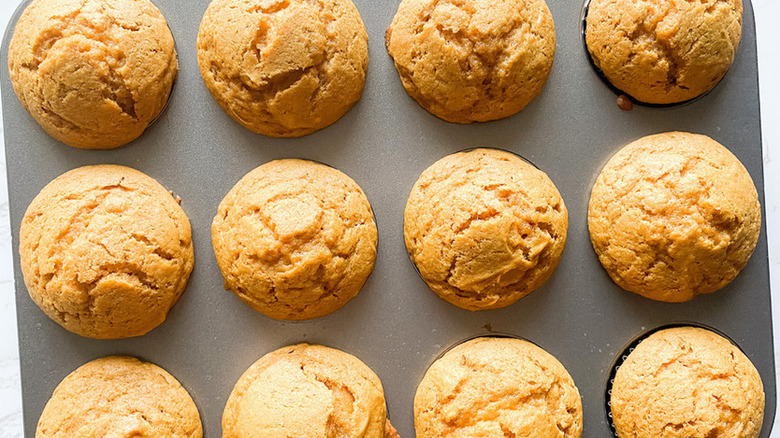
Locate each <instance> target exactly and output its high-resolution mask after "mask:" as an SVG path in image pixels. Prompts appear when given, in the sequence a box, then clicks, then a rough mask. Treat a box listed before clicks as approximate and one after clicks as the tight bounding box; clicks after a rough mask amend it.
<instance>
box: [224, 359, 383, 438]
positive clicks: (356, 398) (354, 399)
mask: <svg viewBox="0 0 780 438" xmlns="http://www.w3.org/2000/svg"><path fill="white" fill-rule="evenodd" d="M222 436H223V437H224V438H242V437H249V436H262V437H265V438H291V437H292V438H327V437H334V436H336V437H351V438H397V437H398V434H397V433H396V432H395V429H394V428H393V427H392V426H391V425H390V422H389V421H387V409H386V407H385V396H384V391H383V389H382V383H381V382H380V381H379V377H377V375H376V374H374V372H373V371H371V369H370V368H369V367H368V366H366V364H364V363H363V362H361V361H360V360H359V359H358V358H356V357H355V356H352V355H350V354H347V353H344V352H343V351H339V350H336V349H333V348H328V347H323V346H321V345H309V344H298V345H292V346H289V347H284V348H280V349H279V350H276V351H274V352H271V353H268V354H266V355H265V356H263V357H261V358H260V359H259V360H258V361H257V362H255V363H254V364H253V365H252V366H251V367H249V369H248V370H246V372H244V374H243V375H242V376H241V378H240V379H239V380H238V382H237V383H236V386H235V387H234V388H233V392H232V393H231V394H230V398H228V401H227V405H226V406H225V412H224V414H223V415H222Z"/></svg>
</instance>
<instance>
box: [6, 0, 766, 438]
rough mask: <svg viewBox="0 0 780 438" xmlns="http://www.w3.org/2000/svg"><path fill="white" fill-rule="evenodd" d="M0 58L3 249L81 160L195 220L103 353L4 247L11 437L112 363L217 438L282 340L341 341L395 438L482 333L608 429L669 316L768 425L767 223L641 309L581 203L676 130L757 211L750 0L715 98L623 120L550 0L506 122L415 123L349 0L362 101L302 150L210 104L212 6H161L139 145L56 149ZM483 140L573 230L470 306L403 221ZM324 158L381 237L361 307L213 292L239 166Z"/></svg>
mask: <svg viewBox="0 0 780 438" xmlns="http://www.w3.org/2000/svg"><path fill="white" fill-rule="evenodd" d="M27 3H28V2H27V1H25V2H24V4H23V5H22V7H20V9H19V10H18V11H17V12H16V14H15V15H14V17H13V18H12V23H11V25H10V26H9V29H8V32H7V33H6V35H5V39H4V42H3V50H2V63H0V74H2V98H3V111H4V120H5V142H6V154H7V163H8V181H9V192H10V211H11V224H12V236H13V242H14V248H16V247H17V246H18V242H19V240H18V239H19V224H20V222H21V219H22V216H23V214H24V212H25V209H26V208H27V205H28V204H29V203H30V201H31V200H32V199H33V197H34V196H35V195H36V194H37V193H38V191H39V190H40V189H41V188H42V187H43V186H44V185H46V184H47V183H48V182H49V181H51V180H52V179H54V178H55V177H57V176H58V175H60V174H62V173H64V172H66V171H68V170H70V169H73V168H76V167H79V166H83V165H88V164H101V163H114V164H122V165H127V166H131V167H134V168H136V169H139V170H141V171H142V172H144V173H146V174H148V175H150V176H152V177H154V178H156V179H157V180H158V181H160V183H162V184H163V185H164V186H165V187H166V188H168V189H169V190H173V191H174V192H175V193H176V194H177V195H179V196H181V198H182V199H183V201H182V208H183V209H184V211H185V212H186V213H187V215H188V216H189V218H190V221H191V223H192V231H193V238H194V245H195V268H194V270H193V273H192V277H191V278H190V282H189V286H188V287H187V290H186V291H185V293H184V295H183V296H182V298H181V300H180V301H179V303H178V304H177V305H176V306H175V307H174V308H173V310H172V311H171V313H170V315H169V317H168V320H167V321H166V322H165V323H163V324H162V325H161V326H160V327H158V328H157V329H155V330H153V331H152V332H151V333H149V334H148V335H146V336H143V337H140V338H134V339H127V340H117V341H100V340H93V339H87V338H82V337H79V336H77V335H74V334H72V333H69V332H67V331H65V330H64V329H62V328H60V327H59V326H58V325H57V324H55V323H54V322H52V321H51V320H49V318H47V317H46V315H44V314H43V313H42V312H41V311H40V310H39V309H38V308H37V307H36V306H35V304H34V303H33V302H32V300H30V298H29V296H28V294H27V290H26V288H25V286H24V283H23V281H22V274H21V271H20V269H19V258H18V254H16V251H15V254H14V255H15V259H14V268H15V273H16V274H15V275H16V294H17V311H18V320H19V346H20V355H21V370H22V389H23V399H24V401H23V404H24V416H25V419H24V425H25V431H26V436H28V437H32V436H34V434H35V427H36V423H37V420H38V417H39V416H40V413H41V411H42V410H43V407H44V405H45V403H46V401H47V400H48V398H49V396H50V395H51V393H52V391H53V390H54V388H55V387H56V385H57V384H58V383H59V382H60V381H61V380H62V379H63V378H64V377H65V376H66V375H67V374H68V373H70V372H71V371H73V370H74V369H75V368H77V367H78V366H80V365H82V364H84V363H85V362H87V361H89V360H92V359H95V358H98V357H102V356H106V355H111V354H124V355H134V356H138V357H140V358H142V359H145V360H148V361H151V362H154V363H156V364H158V365H160V366H162V367H163V368H165V369H166V370H168V371H169V372H170V373H171V374H173V375H174V376H175V377H176V378H177V379H179V380H180V381H181V383H182V384H183V385H184V387H185V388H187V389H188V390H189V391H190V393H191V394H192V397H193V399H194V400H195V402H196V404H197V405H198V408H199V409H200V413H201V416H202V419H203V426H204V431H205V435H206V436H207V437H216V436H220V434H221V426H220V423H221V416H222V410H223V408H224V406H225V401H226V400H227V397H228V395H229V394H230V391H231V390H232V388H233V385H234V384H235V382H236V380H237V379H238V378H239V376H240V375H241V374H242V373H243V372H244V370H246V368H247V367H249V365H251V364H252V363H253V362H254V361H255V360H257V359H258V358H259V357H261V356H262V355H264V354H266V353H268V352H270V351H271V350H274V349H276V348H279V347H282V346H285V345H288V344H293V343H298V342H312V343H321V344H325V345H329V346H332V347H336V348H340V349H342V350H344V351H347V352H349V353H351V354H354V355H355V356H357V357H358V358H360V359H362V360H363V361H364V362H365V363H366V364H368V366H370V367H371V368H372V369H373V370H374V371H375V372H376V373H377V374H378V375H379V377H380V378H381V379H382V382H383V383H384V387H385V394H386V396H387V403H388V407H389V417H390V419H391V421H392V422H393V424H394V425H395V426H396V427H397V428H398V431H399V432H400V434H401V436H402V437H404V438H412V437H413V436H414V427H413V416H412V406H413V399H414V394H415V390H416V388H417V385H418V383H419V382H420V379H421V378H422V376H423V374H424V373H425V371H426V369H427V368H428V366H429V365H430V364H431V362H432V361H433V360H434V359H435V358H436V357H437V356H438V355H439V354H440V353H441V352H442V351H443V350H444V349H446V348H448V347H449V346H451V345H452V344H454V343H457V342H460V341H462V340H463V339H466V338H470V337H473V336H475V335H480V334H489V333H490V331H496V332H502V333H508V334H512V335H516V336H520V337H523V338H526V339H528V340H530V341H533V342H535V343H536V344H538V345H539V346H541V347H542V348H544V349H546V350H547V351H549V352H550V353H551V354H553V355H554V356H555V357H557V358H558V359H559V360H560V361H561V362H562V363H563V365H564V366H565V367H566V368H567V369H568V371H569V372H570V373H571V375H572V377H573V378H574V381H575V382H576V384H577V386H578V388H579V390H580V393H581V394H582V403H583V408H584V423H585V430H584V436H585V437H605V436H609V435H610V429H609V426H608V424H607V416H606V414H605V408H604V406H605V401H606V400H605V390H606V385H607V379H608V375H609V372H610V368H611V366H612V364H613V362H614V360H615V358H616V357H617V356H618V355H619V354H620V353H621V352H622V350H623V349H624V347H625V346H626V345H627V344H628V343H629V342H631V340H632V339H635V338H636V337H637V336H639V335H641V334H642V333H643V332H645V331H647V330H651V329H653V328H656V327H658V326H662V325H667V324H671V323H679V322H693V323H698V324H704V325H707V326H710V327H713V328H716V329H718V330H720V331H721V332H723V333H725V334H726V335H728V336H729V337H730V338H731V339H733V340H734V341H735V342H736V343H738V344H739V346H740V347H741V348H742V349H743V350H744V351H745V353H746V354H747V355H748V357H749V358H750V359H751V360H752V361H753V363H754V364H755V365H756V367H757V368H758V370H759V372H760V373H761V377H762V379H763V381H764V387H765V391H766V415H765V417H764V426H763V430H762V433H761V436H762V437H768V436H769V434H770V429H771V425H772V423H773V418H774V413H775V402H776V397H775V371H774V366H775V365H774V354H773V347H772V320H771V305H770V293H769V270H768V258H767V240H766V224H765V222H764V223H763V224H762V228H761V238H760V240H759V242H758V246H757V248H756V250H755V252H754V253H753V257H752V258H751V260H750V262H749V263H748V265H747V266H746V267H745V269H744V270H743V271H742V273H741V274H740V275H739V276H738V277H737V279H736V280H735V281H734V282H733V283H731V284H730V285H729V286H727V287H726V288H724V289H723V290H721V291H719V292H716V293H714V294H711V295H708V296H700V297H698V298H696V299H694V300H693V301H690V302H688V303H683V304H665V303H660V302H654V301H650V300H647V299H644V298H642V297H639V296H638V295H634V294H632V293H629V292H625V291H623V290H622V289H620V288H619V287H618V286H616V285H615V284H614V283H612V281H611V280H610V279H609V277H608V276H607V274H606V272H605V271H604V270H603V269H602V267H601V265H600V264H599V262H598V260H597V258H596V255H595V254H594V252H593V249H592V248H591V245H590V240H589V237H588V229H587V205H588V199H589V196H590V189H591V187H592V185H593V183H594V181H595V179H596V176H597V175H598V173H599V171H600V170H601V167H602V166H603V165H604V164H605V163H606V161H607V160H608V159H609V157H610V156H611V155H612V154H613V153H614V152H615V151H617V150H618V149H620V148H621V147H622V146H623V145H625V144H627V143H629V142H631V141H632V140H635V139H637V138H639V137H642V136H644V135H648V134H652V133H657V132H663V131H672V130H683V131H690V132H696V133H702V134H707V135H709V136H711V137H713V138H714V139H716V140H718V141H719V142H721V143H722V144H724V145H726V146H727V147H728V148H729V149H731V151H732V152H734V154H735V155H736V156H737V157H738V158H739V159H740V160H741V161H742V163H744V165H745V167H747V169H748V171H749V172H750V174H751V175H752V177H753V180H754V182H755V184H756V187H757V188H758V192H759V197H760V200H761V202H762V204H763V201H764V196H763V187H764V180H763V171H762V161H761V137H760V132H761V131H760V118H759V104H758V75H757V66H756V40H755V28H754V21H753V10H752V7H751V4H750V3H749V2H745V19H744V27H743V36H742V43H741V45H740V47H739V52H738V54H737V59H736V62H735V64H734V66H733V67H732V69H731V72H730V73H729V74H728V75H727V76H726V78H725V79H724V80H723V81H722V83H721V84H720V85H719V86H718V87H716V88H715V89H714V90H713V91H712V92H710V93H709V94H708V95H706V96H704V97H703V98H701V99H698V100H696V101H694V102H691V103H688V104H685V105H682V106H676V107H671V108H651V107H646V106H641V105H636V106H635V108H634V110H633V111H631V112H622V111H621V110H619V109H618V107H617V105H616V103H615V99H616V95H615V94H614V92H613V91H611V90H610V89H609V88H608V87H607V86H606V85H605V84H604V83H603V82H602V81H601V79H600V78H599V76H598V74H597V73H596V72H595V71H594V69H593V68H592V67H591V65H590V62H589V59H588V55H587V53H586V51H585V50H584V48H583V42H582V34H581V13H582V4H580V3H579V2H572V1H570V0H548V4H549V6H550V9H551V11H552V14H553V17H554V20H555V27H556V32H557V52H556V55H555V63H554V65H553V69H552V73H551V74H550V77H549V80H548V82H547V85H546V86H545V88H544V91H543V92H542V93H541V95H539V96H538V97H537V98H536V99H535V100H534V101H533V102H532V103H531V104H530V105H528V107H527V108H526V109H525V110H523V111H522V112H520V113H519V114H517V115H515V116H512V117H509V118H507V119H504V120H500V121H495V122H490V123H483V124H475V125H470V126H461V125H455V124H450V123H447V122H443V121H441V120H439V119H437V118H436V117H434V116H432V115H430V114H428V113H427V112H426V111H425V110H423V109H422V108H421V107H419V106H418V105H417V104H416V103H415V102H414V101H413V100H412V99H411V98H410V97H409V96H407V94H406V92H405V91H404V89H403V87H402V86H401V82H400V80H399V79H398V75H397V74H396V71H395V68H394V67H393V63H392V61H391V59H390V57H389V56H388V55H387V52H386V51H385V47H384V33H385V29H386V28H387V26H388V25H389V24H390V22H391V20H392V17H393V15H394V14H395V12H396V9H397V6H398V0H355V3H356V4H357V7H358V9H359V10H360V13H361V15H362V17H363V21H364V22H365V24H366V28H367V29H368V34H369V39H370V42H369V55H370V62H369V71H368V79H367V82H366V88H365V92H364V94H363V98H362V100H361V101H360V102H358V104H357V105H355V107H354V108H353V109H352V111H350V112H349V113H348V114H347V115H346V116H345V117H344V118H343V119H341V120H340V121H339V122H337V123H336V124H334V125H333V126H331V127H329V128H326V129H324V130H322V131H320V132H317V133H315V134H312V135H309V136H307V137H303V138H300V139H273V138H268V137H264V136H261V135H257V134H254V133H252V132H250V131H248V130H246V129H244V128H242V127H241V126H240V125H239V124H238V123H236V122H234V121H233V120H232V119H230V117H228V116H227V115H226V114H225V113H224V112H223V111H222V110H221V109H220V108H219V106H218V105H217V104H216V103H215V101H214V100H213V99H212V98H211V96H210V95H209V93H208V91H207V90H206V87H205V86H204V84H203V81H202V80H201V77H200V72H199V70H198V66H197V62H196V47H195V43H196V36H197V31H198V25H199V23H200V19H201V17H202V15H203V12H204V11H205V10H206V7H207V5H208V3H209V0H192V1H177V0H155V3H156V4H157V6H158V7H159V8H160V9H161V10H162V12H163V14H164V15H165V17H166V19H167V20H168V23H169V25H170V27H171V29H172V31H173V35H174V38H175V39H176V46H177V49H178V54H179V61H180V72H179V76H178V81H177V84H176V86H175V89H174V91H173V94H172V97H171V100H170V102H169V106H168V108H167V110H166V111H165V112H164V113H163V114H162V115H161V116H160V117H159V119H158V120H157V122H156V123H155V124H154V125H153V126H151V127H150V128H149V129H148V130H147V132H146V133H145V134H144V135H143V136H142V137H141V138H140V139H138V140H137V141H135V142H134V143H132V144H130V145H127V146H125V147H122V148H119V149H116V150H112V151H86V150H79V149H75V148H71V147H68V146H65V145H64V144H62V143H59V142H57V141H55V140H54V139H52V138H51V137H49V136H48V135H47V134H46V133H45V132H44V131H43V130H42V129H41V128H40V127H39V126H38V125H37V124H36V123H35V121H34V120H33V119H32V118H31V117H30V116H29V115H28V114H27V112H26V111H25V110H24V108H23V107H22V105H21V104H20V102H19V100H18V99H17V98H16V96H15V95H14V92H13V89H12V87H11V84H10V81H9V78H8V70H7V68H6V65H7V56H8V42H9V40H10V37H11V34H12V32H13V28H14V26H13V24H14V23H15V22H16V20H17V18H18V16H19V14H20V13H21V11H22V8H23V7H24V6H26V4H27ZM477 146H486V147H497V148H502V149H507V150H510V151H513V152H516V153H518V154H520V155H522V156H524V157H525V158H527V159H528V160H530V161H531V162H533V163H535V164H536V165H537V166H538V167H539V168H541V169H542V170H543V171H545V172H547V174H548V175H549V176H550V178H552V180H553V181H554V182H555V184H556V185H557V187H558V189H559V190H560V192H561V194H562V196H563V198H564V200H565V202H566V206H567V207H568V210H569V234H568V242H567V244H566V249H565V251H564V253H563V258H562V260H561V262H560V265H559V266H558V269H557V270H556V271H555V273H554V274H553V276H552V278H550V280H549V281H547V283H545V284H544V286H542V287H541V288H539V289H538V290H536V291H535V292H533V293H532V294H531V295H529V296H528V297H526V298H524V299H522V300H520V301H519V302H517V303H515V304H513V305H511V306H509V307H507V308H504V309H501V310H494V311H483V312H476V313H472V312H469V311H466V310H461V309H459V308H457V307H455V306H453V305H451V304H448V303H446V302H445V301H443V300H441V299H439V298H437V297H436V295H434V294H433V293H432V292H431V291H430V290H429V289H428V288H427V286H426V285H425V283H424V282H423V281H422V280H421V278H420V277H419V276H418V275H417V273H416V272H415V268H414V267H413V266H412V263H411V262H410V261H409V257H408V254H407V252H406V248H405V247H404V242H403V210H404V206H405V203H406V199H407V197H408V195H409V192H410V190H411V188H412V185H413V184H414V182H415V181H416V180H417V177H418V176H419V175H420V173H421V172H422V171H423V170H424V169H425V168H427V167H428V166H429V165H431V164H432V163H433V162H435V161H436V160H438V159H440V158H442V157H443V156H445V155H447V154H450V153H453V152H455V151H458V150H461V149H465V148H472V147H477ZM288 157H296V158H306V159H310V160H316V161H320V162H323V163H327V164H329V165H332V166H334V167H336V168H338V169H341V170H342V171H344V172H345V173H346V174H347V175H349V176H351V177H352V178H354V179H355V181H357V182H358V184H360V186H361V187H362V188H363V189H364V190H365V192H366V194H367V195H368V199H369V200H370V201H371V204H372V206H373V208H374V212H375V214H376V218H377V221H378V227H379V240H380V242H379V252H378V256H377V262H376V267H375V269H374V272H373V274H372V275H371V277H370V278H369V279H368V281H367V283H366V285H365V287H364V288H363V290H362V291H361V292H360V293H359V294H358V296H357V297H356V298H355V299H353V300H352V301H351V302H350V303H348V304H347V305H346V306H345V307H343V308H342V309H341V310H339V311H337V312H335V313H333V314H331V315H329V316H326V317H324V318H320V319H316V320H313V321H308V322H280V321H274V320H272V319H269V318H267V317H265V316H263V315H261V314H259V313H257V312H255V311H254V310H252V309H251V308H250V307H249V306H247V305H245V304H243V303H242V302H241V301H239V299H238V298H236V297H235V296H234V295H233V293H232V292H228V291H225V290H224V289H223V287H222V276H221V275H220V272H219V269H218V268H217V264H216V261H215V258H214V255H213V252H212V246H211V234H210V226H211V220H212V218H213V216H214V214H215V213H216V210H217V205H218V204H219V202H220V200H221V199H222V197H223V196H224V195H225V194H226V193H227V192H228V190H229V189H230V188H231V187H232V186H233V185H234V184H235V183H236V182H237V181H238V180H239V179H240V178H241V177H242V176H243V175H244V174H245V173H247V172H248V171H250V170H252V169H253V168H255V167H257V166H259V165H260V164H262V163H265V162H267V161H270V160H273V159H278V158H288Z"/></svg>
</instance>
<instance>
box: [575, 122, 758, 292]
mask: <svg viewBox="0 0 780 438" xmlns="http://www.w3.org/2000/svg"><path fill="white" fill-rule="evenodd" d="M588 227H589V228H590V239H591V242H592V243H593V248H594V249H595V250H596V254H597V255H598V257H599V261H601V264H602V265H603V266H604V268H605V269H606V270H607V273H609V275H610V277H612V279H613V280H614V281H615V283H617V284H618V285H619V286H620V287H622V288H623V289H626V290H628V291H631V292H634V293H637V294H640V295H642V296H645V297H647V298H651V299H654V300H658V301H668V302H681V301H688V300H690V299H692V298H693V297H695V296H696V295H699V294H707V293H711V292H715V291H716V290H718V289H720V288H722V287H724V286H725V285H727V284H728V283H730V282H731V281H732V280H733V279H734V278H735V277H736V276H737V274H739V272H740V271H741V270H742V268H743V267H744V266H745V265H746V264H747V262H748V260H749V259H750V255H751V254H752V253H753V249H754V248H755V247H756V243H757V242H758V235H759V232H760V230H761V206H760V205H759V203H758V194H757V192H756V187H755V185H754V184H753V180H752V179H751V178H750V174H748V172H747V170H746V169H745V167H744V166H743V165H742V163H741V162H740V161H739V160H738V159H737V157H735V156H734V155H733V154H732V153H731V152H729V151H728V149H726V148H725V147H723V146H721V145H720V144H719V143H718V142H716V141H715V140H713V139H711V138H709V137H707V136H704V135H697V134H689V133H684V132H668V133H663V134H656V135H650V136H647V137H643V138H641V139H639V140H637V141H635V142H633V143H631V144H629V145H628V146H626V147H624V148H623V149H621V150H620V151H619V152H617V153H616V154H615V155H614V156H613V157H612V158H611V159H610V160H609V162H608V163H607V165H606V166H604V169H603V170H602V171H601V174H600V175H599V177H598V179H597V180H596V184H595V186H594V187H593V192H592V193H591V198H590V206H589V209H588Z"/></svg>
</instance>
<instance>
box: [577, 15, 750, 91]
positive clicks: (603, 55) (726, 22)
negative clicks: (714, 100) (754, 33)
mask: <svg viewBox="0 0 780 438" xmlns="http://www.w3.org/2000/svg"><path fill="white" fill-rule="evenodd" d="M741 35H742V1H741V0H701V1H695V2H692V1H687V0H591V2H590V6H589V8H588V17H587V29H586V42H587V46H588V51H589V52H590V54H591V58H592V59H593V61H594V63H595V64H596V66H597V67H598V68H599V69H600V70H601V71H602V72H603V73H604V75H605V76H606V78H607V79H608V80H609V81H610V82H611V83H612V84H613V85H614V86H615V87H617V88H618V89H620V90H622V91H623V92H625V93H628V94H630V95H631V96H632V97H634V98H635V99H637V100H639V101H642V102H647V103H653V104H669V103H676V102H683V101H686V100H689V99H693V98H694V97H696V96H699V95H701V94H703V93H705V92H707V91H709V90H710V89H712V88H713V87H715V85H717V84H718V82H720V80H721V79H722V78H723V76H725V74H726V72H728V70H729V68H730V67H731V64H732V63H733V62H734V56H735V54H736V52H737V48H738V46H739V40H740V38H741Z"/></svg>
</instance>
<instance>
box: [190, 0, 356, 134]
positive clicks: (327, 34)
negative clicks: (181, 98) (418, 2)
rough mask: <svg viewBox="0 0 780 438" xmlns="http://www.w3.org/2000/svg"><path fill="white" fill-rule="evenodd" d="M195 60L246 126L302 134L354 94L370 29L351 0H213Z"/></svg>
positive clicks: (343, 109) (327, 120)
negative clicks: (367, 31) (196, 59)
mask: <svg viewBox="0 0 780 438" xmlns="http://www.w3.org/2000/svg"><path fill="white" fill-rule="evenodd" d="M198 65H199V66H200V72H201V75H202V76H203V80H204V81H205V83H206V86H207V87H208V89H209V91H210V92H211V95H212V96H214V99H216V101H217V103H218V104H219V105H220V106H221V107H222V109H224V110H225V111H226V112H227V113H228V114H229V115H230V117H232V118H233V119H235V120H236V121H237V122H239V123H240V124H242V125H243V126H244V127H246V128H247V129H250V130H252V131H254V132H257V133H259V134H264V135H268V136H272V137H300V136H303V135H306V134H311V133H312V132H314V131H317V130H320V129H322V128H325V127H326V126H329V125H331V124H333V123H335V122H336V121H337V120H338V119H340V118H341V116H343V115H344V114H346V113H347V111H349V109H350V108H352V105H354V104H355V102H357V101H358V100H360V97H361V96H362V94H363V85H364V84H365V80H366V70H367V68H368V35H367V34H366V28H365V26H364V25H363V21H362V20H361V19H360V14H359V13H358V10H357V8H356V7H355V5H354V4H353V3H352V1H351V0H213V1H212V2H211V4H210V5H209V7H208V9H207V10H206V13H205V15H204V16H203V20H202V21H201V24H200V31H199V32H198Z"/></svg>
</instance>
